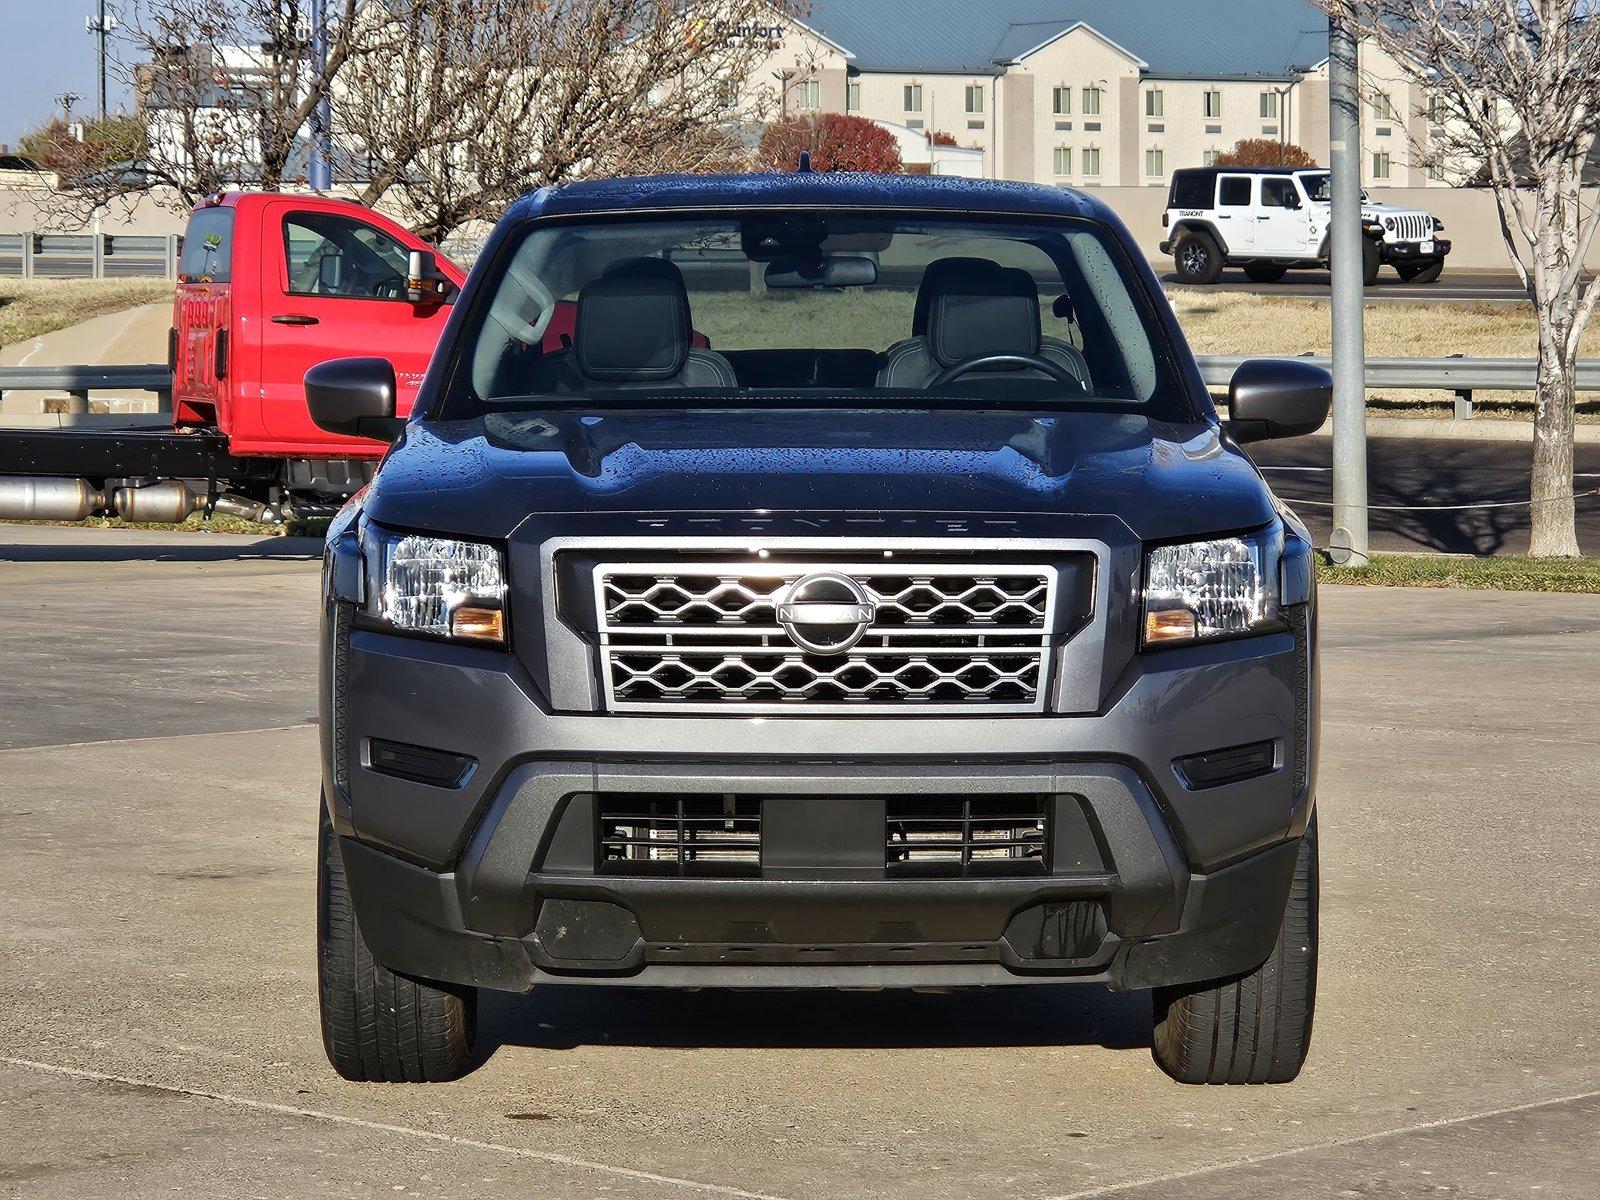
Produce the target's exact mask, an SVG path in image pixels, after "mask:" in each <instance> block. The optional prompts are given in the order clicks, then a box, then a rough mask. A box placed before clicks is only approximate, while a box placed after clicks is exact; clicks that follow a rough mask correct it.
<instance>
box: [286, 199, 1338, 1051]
mask: <svg viewBox="0 0 1600 1200" xmlns="http://www.w3.org/2000/svg"><path fill="white" fill-rule="evenodd" d="M395 395H396V390H395V380H394V373H393V370H392V368H391V367H390V365H389V364H388V363H387V362H386V361H384V360H382V359H378V358H365V359H343V360H338V361H335V362H331V363H326V364H323V365H322V366H319V367H316V368H315V369H313V370H312V372H311V373H310V375H309V376H308V377H307V396H308V401H309V403H310V406H311V411H312V413H313V416H314V417H315V419H316V420H317V421H318V423H319V424H320V425H321V426H322V427H323V428H325V429H327V430H329V431H330V432H334V433H342V434H353V435H356V436H360V437H367V438H374V439H378V440H380V441H390V442H393V446H392V448H391V449H390V450H389V453H388V457H387V458H386V459H385V460H384V462H383V465H382V467H381V468H380V469H379V471H378V473H377V477H376V478H375V479H374V481H373V482H372V484H371V485H370V486H369V487H368V488H366V489H365V490H364V491H363V492H361V493H360V494H359V495H358V496H356V497H355V498H354V499H353V500H352V501H351V503H350V504H349V505H348V506H347V507H346V508H345V509H344V511H343V512H342V513H341V515H340V516H339V518H338V519H337V520H336V521H335V523H334V525H333V527H332V529H331V531H330V535H329V541H328V551H327V561H326V570H325V579H324V593H323V602H324V622H323V629H324V638H323V647H322V676H321V704H322V718H323V719H322V733H323V741H322V754H323V763H322V768H323V769H322V776H323V796H322V835H321V847H320V859H319V867H320V883H319V901H320V902H319V908H318V922H319V926H318V935H319V939H320V949H321V1001H322V1019H323V1032H324V1038H325V1042H326V1046H327V1050H328V1054H329V1057H330V1059H331V1060H332V1062H333V1064H334V1066H335V1067H336V1069H337V1070H338V1071H339V1072H340V1073H341V1074H342V1075H344V1076H346V1077H347V1078H351V1079H387V1080H437V1079H447V1078H451V1077H454V1076H456V1075H458V1074H460V1073H461V1072H462V1071H464V1070H465V1069H466V1068H467V1066H468V1065H469V1064H470V1062H471V1057H470V1056H471V1049H472V1043H473V1036H474V1030H473V1027H474V1014H475V1006H476V996H477V993H478V989H480V988H500V989H508V990H513V991H524V990H528V989H532V988H544V987H553V986H561V985H564V984H572V983H583V984H588V985H609V986H617V987H637V986H654V987H706V986H725V987H740V988H769V987H780V988H807V987H840V986H847V987H857V988H859V987H878V988H909V987H937V988H947V987H969V986H979V987H988V986H1006V985H1025V984H1044V983H1050V984H1056V983H1062V982H1070V981H1080V982H1083V983H1097V984H1102V985H1109V986H1110V987H1113V988H1125V989H1146V988H1147V989H1151V994H1152V995H1153V997H1154V1005H1155V1034H1154V1052H1155V1057H1156V1060H1157V1062H1158V1063H1159V1064H1160V1065H1161V1066H1162V1068H1164V1069H1165V1070H1166V1071H1167V1072H1168V1073H1170V1074H1171V1075H1172V1076H1173V1077H1175V1078H1177V1079H1180V1080H1183V1081H1187V1082H1217V1083H1221V1082H1230V1083H1263V1082H1281V1081H1285V1080H1288V1079H1292V1078H1294V1076H1295V1075H1296V1074H1297V1073H1298V1071H1299V1070H1300V1067H1301V1064H1302V1062H1303V1061H1304V1058H1305V1054H1306V1049H1307V1045H1308V1042H1309V1039H1310V1031H1311V1017H1312V1006H1313V997H1314V990H1315V971H1316V966H1315V964H1316V908H1317V853H1316V820H1315V814H1314V806H1313V790H1314V785H1315V777H1316V744H1317V700H1316V697H1317V665H1316V664H1317V657H1316V608H1315V605H1316V599H1315V589H1314V579H1313V571H1312V558H1311V543H1310V540H1309V538H1308V536H1307V534H1306V531H1305V529H1304V527H1303V526H1302V525H1301V524H1300V522H1299V521H1298V520H1297V519H1296V518H1295V517H1294V515H1293V514H1292V513H1290V512H1289V511H1288V510H1287V509H1286V508H1284V507H1283V505H1281V504H1280V503H1279V502H1278V501H1277V500H1276V499H1275V498H1274V496H1273V495H1272V493H1271V491H1270V490H1269V489H1268V487H1267V485H1266V483H1265V482H1263V480H1262V477H1261V475H1260V474H1259V473H1258V472H1257V471H1256V469H1255V467H1254V466H1253V465H1252V464H1251V462H1250V460H1249V459H1248V458H1247V457H1246V456H1245V455H1244V453H1242V452H1241V450H1240V449H1239V444H1240V443H1243V442H1248V441H1251V440H1255V439H1260V438H1268V437H1282V436H1293V435H1296V434H1301V433H1306V432H1309V431H1311V430H1314V429H1316V428H1317V427H1318V426H1320V425H1321V423H1322V422H1323V420H1324V419H1325V417H1326V414H1327V408H1328V397H1329V381H1328V377H1327V375H1326V374H1325V373H1324V372H1322V371H1320V370H1317V369H1316V368H1313V367H1310V366H1307V365H1305V364H1300V363H1293V362H1271V361H1257V362H1248V363H1246V364H1245V365H1244V366H1242V367H1241V368H1240V369H1239V373H1238V375H1237V376H1236V377H1235V379H1234V381H1233V383H1232V385H1231V389H1230V396H1229V407H1228V416H1227V419H1226V420H1223V419H1221V418H1220V417H1219V415H1218V413H1217V411H1216V409H1215V408H1214V407H1213V404H1212V400H1211V397H1210V396H1209V395H1208V394H1207V391H1206V388H1205V386H1204V384H1203V383H1202V381H1201V378H1200V375H1199V373H1198V371H1197V370H1196V367H1195V363H1194V360H1193V358H1192V356H1191V354H1190V352H1189V349H1188V347H1187V345H1186V344H1185V342H1184V339H1183V335H1182V333H1181V332H1180V330H1179V328H1178V325H1177V322H1176V320H1175V319H1174V317H1173V314H1172V311H1171V310H1170V308H1169V307H1168V305H1167V303H1166V301H1165V299H1164V298H1163V296H1162V293H1161V289H1160V287H1159V285H1158V284H1157V282H1156V279H1155V277H1154V276H1153V275H1152V274H1151V271H1150V269H1149V267H1148V266H1147V265H1146V264H1145V262H1144V261H1143V259H1142V258H1141V257H1140V255H1139V254H1138V253H1137V251H1136V249H1135V246H1134V243H1133V241H1132V239H1131V238H1130V237H1129V235H1128V233H1127V231H1126V230H1125V229H1124V228H1123V226H1122V225H1121V223H1120V222H1119V221H1118V220H1117V219H1116V218H1115V217H1114V216H1113V215H1112V214H1111V213H1110V212H1109V211H1108V210H1107V209H1106V208H1105V207H1104V206H1103V205H1102V204H1100V203H1099V202H1098V201H1096V200H1094V199H1092V198H1090V197H1088V196H1085V195H1081V194H1079V193H1075V192H1072V191H1067V190H1057V189H1052V188H1042V187H1031V186H1021V185H1011V184H999V183H986V182H972V181H957V180H949V179H933V178H915V177H903V176H900V177H887V176H859V175H842V174H839V175H833V174H812V173H809V172H806V171H801V172H796V173H794V174H787V175H754V176H732V177H693V178H690V177H666V178H652V179H633V180H619V181H606V182H591V183H582V184H576V185H571V186H566V187H561V188H556V189H551V190H545V191H541V192H538V193H536V194H534V195H531V196H529V197H527V198H525V199H524V200H522V201H520V202H519V203H518V204H516V205H515V206H514V207H513V208H512V209H511V210H510V211H509V212H508V213H507V214H506V216H505V218H504V220H503V221H501V223H500V225H499V227H498V229H497V230H496V231H495V234H494V236H493V237H492V239H491V240H490V242H489V244H488V246H487V247H486V249H485V251H484V253H483V256H482V258H481V259H480V260H479V262H478V264H477V266H476V267H475V269H474V270H473V272H472V275H471V277H470V278H469V280H468V281H467V283H466V285H465V288H464V290H463V291H462V293H461V296H460V298H459V300H458V302H457V304H456V305H455V308H454V312H453V313H452V315H451V317H450V322H449V325H448V327H447V329H446V331H445V333H444V336H443V339H442V341H441V343H440V345H439V348H438V351H437V352H436V354H435V356H434V358H433V362H432V365H431V366H430V368H429V371H428V374H427V378H426V381H425V383H424V385H423V387H422V390H421V394H420V396H419V398H418V400H417V403H416V406H415V410H414V412H413V414H412V416H411V417H410V418H409V419H408V420H401V419H399V418H397V417H396V416H395V412H394V403H395ZM1064 1036H1067V1035H1065V1034H1064Z"/></svg>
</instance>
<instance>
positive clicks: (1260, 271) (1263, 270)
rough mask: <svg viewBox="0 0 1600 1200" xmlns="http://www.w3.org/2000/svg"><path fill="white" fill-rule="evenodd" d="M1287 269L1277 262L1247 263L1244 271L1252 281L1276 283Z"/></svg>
mask: <svg viewBox="0 0 1600 1200" xmlns="http://www.w3.org/2000/svg"><path fill="white" fill-rule="evenodd" d="M1288 269H1289V268H1288V267H1284V266H1279V265H1278V264H1277V263H1247V264H1245V268H1244V273H1245V274H1246V275H1248V276H1249V277H1250V280H1251V282H1252V283H1277V282H1278V280H1280V279H1282V278H1283V274H1284V272H1285V271H1287V270H1288Z"/></svg>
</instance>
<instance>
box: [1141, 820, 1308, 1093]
mask: <svg viewBox="0 0 1600 1200" xmlns="http://www.w3.org/2000/svg"><path fill="white" fill-rule="evenodd" d="M1316 993H1317V818H1316V814H1315V813H1313V814H1312V817H1311V824H1310V825H1308V826H1307V827H1306V833H1305V836H1304V837H1303V838H1301V839H1300V852H1299V855H1298V856H1297V857H1296V859H1295V864H1294V884H1293V886H1292V887H1291V889H1290V892H1289V906H1288V908H1287V910H1286V911H1285V912H1284V914H1283V924H1282V925H1281V926H1280V927H1279V929H1278V940H1277V942H1276V944H1275V945H1274V946H1273V948H1272V954H1271V955H1270V956H1269V957H1268V958H1267V961H1266V962H1264V963H1262V964H1261V965H1260V966H1259V967H1257V968H1256V969H1255V970H1254V971H1251V972H1249V973H1248V974H1246V975H1241V976H1238V977H1236V978H1234V979H1230V980H1227V981H1225V982H1221V983H1217V984H1213V985H1211V986H1205V985H1199V986H1197V987H1187V988H1160V989H1157V991H1156V993H1155V997H1154V1000H1155V1018H1156V1028H1155V1036H1154V1039H1153V1043H1154V1051H1155V1059H1156V1062H1157V1063H1158V1064H1160V1066H1161V1069H1162V1070H1163V1071H1165V1072H1166V1073H1167V1074H1168V1075H1171V1076H1172V1077H1173V1078H1174V1079H1176V1080H1177V1081H1178V1082H1179V1083H1288V1082H1289V1081H1290V1080H1291V1079H1293V1078H1294V1077H1295V1076H1296V1075H1298V1074H1299V1073H1300V1067H1301V1065H1302V1064H1303V1063H1304V1062H1305V1060H1306V1051H1307V1050H1308V1049H1309V1048H1310V1044H1311V1017H1312V1013H1313V1011H1314V1010H1315V1008H1316V998H1317V996H1316Z"/></svg>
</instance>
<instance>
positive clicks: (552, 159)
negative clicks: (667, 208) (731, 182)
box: [334, 0, 792, 239]
mask: <svg viewBox="0 0 1600 1200" xmlns="http://www.w3.org/2000/svg"><path fill="white" fill-rule="evenodd" d="M784 7H792V6H785V5H781V4H774V3H772V2H771V0H711V2H694V0H540V2H537V3H535V2H532V0H408V3H405V4H391V5H389V6H388V7H387V9H386V10H384V11H383V13H382V14H377V15H375V14H376V6H374V8H373V9H372V10H368V11H367V12H364V13H363V22H366V21H367V20H368V19H370V24H365V23H363V24H362V26H361V33H360V35H359V38H358V40H359V42H360V43H361V45H362V47H363V52H362V53H361V54H360V55H359V56H357V57H353V58H352V59H351V61H350V62H349V63H348V64H347V65H346V67H345V69H344V71H343V73H342V74H341V76H340V78H339V79H338V80H337V82H336V85H335V91H334V96H335V104H334V108H335V118H334V120H335V130H336V136H337V138H338V139H339V140H341V141H342V142H343V143H344V144H346V145H347V146H349V147H351V148H353V149H356V150H358V151H359V153H360V154H361V155H363V156H364V157H365V158H366V159H367V160H368V161H369V162H370V164H371V178H370V182H369V183H368V184H367V185H366V187H365V188H364V190H363V192H362V196H361V199H362V200H363V202H365V203H368V204H376V203H379V202H385V203H387V204H390V205H392V206H394V207H397V208H399V209H400V210H401V211H403V212H404V213H405V214H406V215H407V217H408V219H410V220H411V221H412V222H413V223H414V224H415V225H416V227H417V230H418V232H419V233H421V234H422V235H423V236H425V237H431V238H436V239H437V238H443V237H444V236H446V235H447V234H449V233H450V232H451V231H453V230H455V229H457V228H459V227H460V226H461V225H463V224H465V223H467V222H470V221H482V220H492V219H494V218H495V217H497V216H498V215H499V213H500V212H501V211H503V210H504V209H505V207H506V205H507V204H509V203H510V202H511V201H512V200H514V199H515V198H516V197H517V196H519V195H521V194H522V193H524V192H526V191H529V190H532V189H534V188H538V187H542V186H545V185H547V184H554V183H562V182H565V181H567V180H570V179H575V178H579V177H581V176H584V175H594V174H607V175H626V174H640V173H644V172H649V171H657V170H679V171H697V170H712V169H727V168H728V167H730V166H734V167H742V166H743V165H745V164H746V163H747V162H748V155H747V154H746V153H745V152H744V150H743V148H742V145H741V141H740V136H739V127H740V126H741V125H742V124H747V123H750V122H753V121H757V120H759V119H760V117H761V116H762V115H763V111H764V101H763V100H762V99H761V97H760V93H759V89H757V88H753V87H752V86H750V85H751V83H752V76H753V73H754V70H755V67H756V65H757V64H758V63H759V62H760V61H761V60H762V59H763V58H764V57H765V56H766V55H768V54H769V53H770V52H771V50H772V46H771V41H770V33H769V32H768V31H770V30H771V28H772V25H773V22H774V19H775V15H776V14H777V13H778V12H779V11H781V10H782V9H783V8H784Z"/></svg>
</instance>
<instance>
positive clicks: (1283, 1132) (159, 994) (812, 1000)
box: [0, 528, 1600, 1200]
mask: <svg viewBox="0 0 1600 1200" xmlns="http://www.w3.org/2000/svg"><path fill="white" fill-rule="evenodd" d="M0 542H9V543H10V544H11V545H12V546H13V547H20V548H22V549H26V550H27V551H28V554H27V557H28V558H29V559H30V561H10V562H0V612H4V613H5V616H6V619H5V620H4V621H3V622H0V661H3V662H4V663H5V664H6V679H7V682H8V685H9V686H7V687H6V688H5V689H3V690H0V745H3V746H8V747H10V748H9V749H0V845H3V846H4V847H5V853H4V854H0V904H3V907H4V911H5V913H6V920H5V921H4V922H0V962H4V964H5V969H4V970H3V971H0V1194H3V1195H7V1196H18V1197H27V1198H29V1200H33V1198H36V1197H38V1198H46V1197H48V1198H56V1197H63V1198H64V1197H72V1198H74V1200H76V1198H77V1197H81V1196H84V1195H117V1196H121V1197H127V1198H129V1200H141V1198H143V1197H153V1196H158V1195H160V1196H165V1195H172V1194H180V1195H207V1196H234V1195H253V1196H254V1195H266V1196H289V1195H295V1196H299V1195H317V1196H372V1195H376V1194H379V1193H384V1194H402V1195H404V1194H412V1195H415V1194H422V1195H430V1196H446V1197H454V1196H462V1197H466V1196H472V1197H482V1198H485V1200H493V1198H496V1197H512V1196H516V1197H552V1198H566V1197H576V1196H600V1195H607V1196H613V1195H614V1196H628V1197H632V1196H651V1197H668V1196H696V1195H699V1196H705V1195H711V1196H737V1197H747V1198H748V1197H768V1198H777V1197H785V1198H796V1200H798V1198H802V1197H823V1196H825V1197H829V1198H830V1200H833V1198H838V1200H854V1198H858V1197H869V1196H870V1197H895V1196H907V1197H917V1198H918V1200H946V1198H951V1200H954V1198H958V1197H959V1198H962V1200H965V1198H966V1197H972V1196H1004V1197H1007V1198H1024V1200H1033V1198H1044V1197H1073V1198H1077V1200H1087V1198H1088V1197H1100V1196H1106V1195H1117V1196H1128V1197H1133V1198H1135V1200H1150V1198H1162V1200H1165V1198H1168V1197H1171V1198H1174V1200H1176V1198H1179V1197H1182V1198H1184V1200H1193V1198H1210V1197H1218V1198H1221V1197H1229V1198H1231V1200H1267V1198H1271V1200H1279V1198H1281V1197H1283V1196H1289V1195H1292V1196H1296V1197H1303V1198H1305V1200H1333V1198H1335V1197H1350V1196H1383V1197H1412V1196H1418V1197H1421V1196H1427V1197H1452V1198H1456V1200H1463V1198H1464V1200H1490V1198H1495V1200H1507V1198H1515V1200H1520V1198H1523V1197H1527V1198H1530V1200H1531V1198H1533V1197H1562V1198H1567V1197H1570V1198H1574V1200H1576V1198H1579V1197H1583V1198H1588V1197H1592V1196H1593V1194H1594V1183H1595V1179H1596V1169H1595V1168H1596V1159H1595V1156H1594V1147H1595V1145H1596V1144H1597V1142H1600V1041H1597V1040H1596V1036H1595V1032H1594V1031H1595V1028H1596V1025H1597V1022H1600V993H1597V991H1596V989H1595V987H1594V982H1595V979H1596V976H1597V968H1600V959H1597V951H1596V949H1595V947H1596V944H1597V942H1600V832H1597V830H1596V826H1595V823H1594V821H1593V814H1594V812H1595V810H1596V808H1597V805H1600V785H1597V783H1596V780H1595V777H1594V773H1593V715H1592V709H1591V707H1590V706H1589V705H1588V704H1587V703H1585V698H1586V697H1587V695H1588V694H1589V692H1590V691H1591V690H1592V685H1593V680H1594V678H1595V674H1596V671H1597V670H1600V598H1596V597H1592V596H1558V595H1548V596H1546V595H1518V594H1505V593H1462V592H1437V591H1398V590H1395V591H1390V590H1382V589H1372V590H1365V589H1326V590H1325V591H1324V593H1323V599H1324V611H1323V632H1324V642H1323V651H1324V653H1323V667H1324V673H1325V674H1324V683H1323V720H1324V737H1325V741H1324V756H1323V764H1322V772H1321V776H1320V783H1319V796H1320V800H1319V807H1320V811H1321V821H1322V842H1323V856H1324V857H1323V880H1324V882H1323V902H1322V930H1323V940H1322V969H1321V975H1320V981H1319V997H1320V1007H1319V1011H1318V1016H1317V1029H1316V1034H1315V1037H1314V1039H1313V1048H1312V1057H1311V1061H1310V1063H1309V1065H1308V1068H1307V1070H1306V1073H1305V1074H1304V1075H1303V1076H1302V1077H1301V1079H1300V1081H1299V1082H1297V1083H1295V1084H1293V1085H1290V1086H1287V1087H1281V1088H1266V1089H1248V1090H1243V1089H1223V1088H1181V1087H1179V1086H1177V1085H1175V1084H1173V1083H1171V1082H1169V1081H1168V1080H1167V1079H1166V1078H1165V1077H1164V1076H1162V1075H1161V1074H1160V1072H1159V1071H1158V1070H1157V1069H1156V1068H1155V1067H1154V1065H1153V1064H1152V1063H1151V1061H1150V1057H1149V1052H1148V1050H1147V1049H1146V1044H1147V1039H1148V1037H1149V1032H1150V1029H1149V1021H1150V1018H1149V1010H1148V1001H1147V998H1146V997H1144V996H1143V995H1139V994H1135V995H1124V996H1113V995H1109V994H1107V993H1104V992H1101V991H1099V990H1096V989H1087V990H1078V989H1073V988H1069V987H1053V988H1043V989H1029V990H1026V991H1011V990H1007V991H1001V992H997V993H961V994H955V995H905V994H901V993H895V992H884V993H879V994H867V995H863V994H824V995H809V994H799V995H794V994H771V993H735V994H719V993H715V992H700V993H689V994H678V993H672V994H661V995H653V994H637V995H630V994H627V993H625V992H620V993H619V992H618V991H611V990H594V991H589V990H583V989H572V990H561V991H557V992H555V993H554V994H550V995H544V994H540V995H536V996H533V997H527V998H518V997H503V998H495V999H494V1000H493V1001H492V1002H490V1003H489V1004H488V1005H487V1006H486V1011H485V1021H484V1024H485V1030H484V1044H483V1056H484V1061H483V1063H482V1065H481V1066H480V1067H479V1068H478V1069H477V1070H476V1071H475V1072H474V1073H473V1074H472V1075H471V1076H469V1077H468V1078H467V1079H465V1080H463V1081H461V1082H459V1083H456V1084H451V1085H448V1086H442V1087H434V1088H423V1087H409V1086H406V1087H394V1086H356V1085H350V1084H345V1083H342V1082H340V1081H339V1080H338V1079H337V1078H336V1077H335V1076H334V1075H333V1073H332V1072H331V1070H330V1069H329V1068H328V1067H327V1065H326V1064H325V1062H324V1061H323V1057H322V1050H321V1046H320V1043H319V1040H318V1034H317V1029H316V1008H315V1001H314V987H315V978H314V970H313V938H312V929H313V924H312V921H313V875H312V846H313V841H314V820H315V792H316V780H315V768H314V763H313V758H314V730H313V728H312V727H311V725H310V724H308V719H309V717H310V715H311V710H312V682H311V681H312V677H313V676H312V668H313V662H314V655H315V650H314V617H313V611H314V606H315V595H316V582H317V563H316V560H315V558H314V557H296V555H297V554H300V553H301V552H302V551H303V550H304V547H301V546H295V545H292V544H284V543H277V544H274V543H271V542H266V543H262V542H250V541H247V540H246V541H240V540H235V539H229V538H213V537H199V536H194V535H187V536H186V535H165V536H164V535H155V534H151V535H145V536H143V537H132V536H130V535H127V534H119V533H108V532H103V531H92V530H78V529H71V530H61V529H38V528H28V529H17V528H0ZM20 557H23V556H22V555H21V554H20V553H17V552H16V551H15V550H14V551H13V554H12V558H13V559H14V560H15V559H17V558H20Z"/></svg>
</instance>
